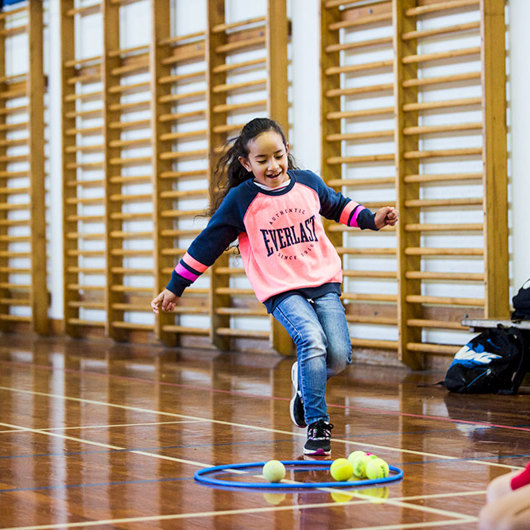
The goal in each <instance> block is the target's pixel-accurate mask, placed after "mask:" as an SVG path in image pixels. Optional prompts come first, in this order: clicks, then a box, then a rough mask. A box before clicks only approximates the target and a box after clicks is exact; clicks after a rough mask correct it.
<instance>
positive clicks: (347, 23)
mask: <svg viewBox="0 0 530 530" xmlns="http://www.w3.org/2000/svg"><path fill="white" fill-rule="evenodd" d="M390 21H392V13H382V14H380V15H370V16H367V17H359V18H356V19H353V20H342V21H340V22H334V23H333V24H329V25H328V29H329V30H330V31H335V30H340V29H344V28H353V27H358V26H366V25H370V24H379V23H380V22H390Z"/></svg>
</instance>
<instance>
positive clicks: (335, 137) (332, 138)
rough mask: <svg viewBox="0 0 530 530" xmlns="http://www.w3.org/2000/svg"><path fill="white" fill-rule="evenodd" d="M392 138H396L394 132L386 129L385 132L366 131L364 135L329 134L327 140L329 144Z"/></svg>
mask: <svg viewBox="0 0 530 530" xmlns="http://www.w3.org/2000/svg"><path fill="white" fill-rule="evenodd" d="M392 136H394V130H393V129H386V130H384V131H366V132H362V133H342V134H328V135H327V136H326V140H327V141H328V142H342V141H348V140H352V141H353V140H366V139H369V138H389V137H392Z"/></svg>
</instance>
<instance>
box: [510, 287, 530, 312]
mask: <svg viewBox="0 0 530 530" xmlns="http://www.w3.org/2000/svg"><path fill="white" fill-rule="evenodd" d="M512 303H513V313H512V320H530V280H527V281H526V282H525V283H524V284H523V286H522V287H521V288H520V289H519V292H518V293H517V294H516V295H515V296H514V297H513V298H512Z"/></svg>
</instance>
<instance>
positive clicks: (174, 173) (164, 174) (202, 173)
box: [160, 169, 207, 179]
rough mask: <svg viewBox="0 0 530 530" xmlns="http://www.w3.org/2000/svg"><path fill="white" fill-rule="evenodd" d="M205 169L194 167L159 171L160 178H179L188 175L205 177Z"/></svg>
mask: <svg viewBox="0 0 530 530" xmlns="http://www.w3.org/2000/svg"><path fill="white" fill-rule="evenodd" d="M206 174H207V170H206V169H195V170H191V171H163V172H162V173H160V178H161V179H179V178H188V177H205V176H206Z"/></svg>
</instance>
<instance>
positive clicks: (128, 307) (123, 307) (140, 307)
mask: <svg viewBox="0 0 530 530" xmlns="http://www.w3.org/2000/svg"><path fill="white" fill-rule="evenodd" d="M111 308H112V309H115V310H117V311H134V312H138V313H140V312H145V313H152V312H153V310H152V309H151V306H150V305H149V304H111Z"/></svg>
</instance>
